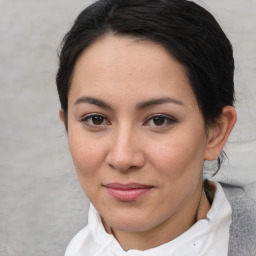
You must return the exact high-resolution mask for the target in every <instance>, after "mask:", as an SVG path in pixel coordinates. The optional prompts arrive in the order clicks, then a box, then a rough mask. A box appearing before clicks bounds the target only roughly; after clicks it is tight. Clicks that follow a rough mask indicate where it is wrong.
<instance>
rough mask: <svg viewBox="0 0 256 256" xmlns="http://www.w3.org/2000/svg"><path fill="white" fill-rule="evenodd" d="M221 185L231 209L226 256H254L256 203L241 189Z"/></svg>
mask: <svg viewBox="0 0 256 256" xmlns="http://www.w3.org/2000/svg"><path fill="white" fill-rule="evenodd" d="M221 185H222V187H223V189H224V192H225V194H226V196H227V199H228V200H229V202H230V204H231V207H232V224H231V227H230V243H229V254H228V256H256V203H255V201H254V200H253V199H252V198H250V197H248V194H247V193H246V192H245V191H244V189H243V188H241V187H238V186H231V185H227V184H223V183H221Z"/></svg>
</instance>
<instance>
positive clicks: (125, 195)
mask: <svg viewBox="0 0 256 256" xmlns="http://www.w3.org/2000/svg"><path fill="white" fill-rule="evenodd" d="M103 187H105V188H106V189H107V191H108V193H109V194H110V195H111V196H112V197H114V198H115V199H117V200H118V201H123V202H129V201H135V200H138V199H139V198H141V197H142V196H143V195H145V194H147V193H148V192H149V191H151V190H152V189H153V188H154V186H150V185H144V184H139V183H129V184H120V183H109V184H105V185H103Z"/></svg>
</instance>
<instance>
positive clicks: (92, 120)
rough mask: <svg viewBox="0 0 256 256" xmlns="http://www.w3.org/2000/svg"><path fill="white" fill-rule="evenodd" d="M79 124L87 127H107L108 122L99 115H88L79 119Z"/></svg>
mask: <svg viewBox="0 0 256 256" xmlns="http://www.w3.org/2000/svg"><path fill="white" fill-rule="evenodd" d="M81 122H83V123H85V124H86V125H89V126H103V125H109V124H110V122H109V121H108V120H107V119H106V118H105V117H104V116H102V115H100V114H89V115H86V116H84V117H83V118H82V119H81Z"/></svg>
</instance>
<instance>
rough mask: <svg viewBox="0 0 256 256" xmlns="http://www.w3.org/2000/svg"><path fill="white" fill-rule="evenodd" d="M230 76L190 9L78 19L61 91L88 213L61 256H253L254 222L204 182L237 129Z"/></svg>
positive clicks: (212, 25) (103, 5) (94, 10)
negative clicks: (208, 163) (205, 170)
mask: <svg viewBox="0 0 256 256" xmlns="http://www.w3.org/2000/svg"><path fill="white" fill-rule="evenodd" d="M233 74H234V60H233V53H232V46H231V44H230V42H229V40H228V39H227V37H226V36H225V34H224V32H223V31H222V30H221V28H220V26H219V25H218V23H217V22H216V20H215V19H214V18H213V17H212V15H211V14H210V13H209V12H207V11H206V10H204V9H203V8H202V7H200V6H198V5H196V4H195V3H193V2H190V1H185V0H162V1H161V0H109V1H107V0H100V1H98V2H96V3H95V4H93V5H91V6H90V7H88V8H87V9H85V10H84V11H83V12H82V13H81V14H80V15H79V16H78V18H77V20H76V21H75V24H74V25H73V27H72V28H71V30H70V31H69V32H68V34H67V35H66V37H65V38H64V42H63V47H62V51H61V53H60V66H59V70H58V74H57V87H58V93H59V97H60V102H61V111H60V113H59V115H60V119H61V120H62V121H63V122H64V124H65V126H66V130H67V134H68V142H69V150H70V153H71V155H72V158H73V161H74V165H75V168H76V171H77V175H78V178H79V181H80V183H81V186H82V188H83V189H84V191H85V193H86V195H87V197H88V198H89V200H90V202H91V207H90V212H89V223H88V226H87V227H85V228H84V229H83V230H82V231H80V232H79V233H78V234H77V235H76V236H75V237H74V238H73V240H72V241H71V243H70V245H69V246H68V248H67V251H66V256H78V255H118V256H120V255H133V256H134V255H147V256H150V255H189V256H193V255H196V256H200V255H208V256H209V255H232V256H233V255H256V254H255V252H256V249H255V245H254V243H253V239H255V230H253V229H251V230H250V229H248V228H247V227H248V225H250V223H251V222H250V220H251V219H250V218H252V214H251V213H246V214H243V217H242V219H243V220H244V221H241V220H240V219H241V218H240V219H239V218H238V219H237V216H238V215H239V214H240V212H239V209H241V207H243V209H247V208H248V207H249V208H248V209H252V208H251V207H252V202H247V201H246V202H247V204H243V206H241V203H242V201H244V198H245V196H244V194H243V193H242V192H240V190H239V189H236V188H228V187H226V186H225V185H222V186H221V185H220V184H219V183H216V182H212V181H209V180H204V177H203V165H204V162H205V160H208V161H214V160H216V159H217V164H218V168H219V167H220V164H221V160H222V157H223V153H222V149H223V147H224V145H225V142H226V141H227V139H228V136H229V134H230V132H231V130H232V128H233V126H234V124H235V122H236V111H235V109H234V107H233V105H234V83H233ZM214 172H215V170H213V174H214ZM224 191H225V192H224ZM236 198H239V199H240V201H239V203H237V202H236ZM248 205H249V206H248ZM231 206H232V208H231ZM246 207H247V208H246ZM253 207H254V206H253ZM245 212H246V211H245ZM232 213H233V214H232ZM244 226H246V228H244ZM240 243H242V244H240Z"/></svg>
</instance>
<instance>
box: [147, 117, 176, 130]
mask: <svg viewBox="0 0 256 256" xmlns="http://www.w3.org/2000/svg"><path fill="white" fill-rule="evenodd" d="M176 122H177V120H176V119H174V118H173V117H170V116H167V115H163V114H155V115H153V116H151V117H149V119H148V120H147V121H146V122H145V123H144V125H146V126H152V127H160V128H161V127H168V126H170V125H173V124H174V123H176Z"/></svg>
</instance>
